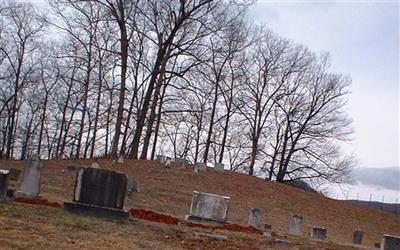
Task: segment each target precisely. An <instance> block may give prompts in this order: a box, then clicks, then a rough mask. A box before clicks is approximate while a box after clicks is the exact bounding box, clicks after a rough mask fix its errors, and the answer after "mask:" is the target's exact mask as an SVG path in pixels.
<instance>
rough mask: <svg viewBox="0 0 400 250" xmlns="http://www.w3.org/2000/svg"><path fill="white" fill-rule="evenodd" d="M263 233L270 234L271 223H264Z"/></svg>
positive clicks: (269, 235)
mask: <svg viewBox="0 0 400 250" xmlns="http://www.w3.org/2000/svg"><path fill="white" fill-rule="evenodd" d="M263 235H264V236H267V237H271V236H272V226H271V225H268V224H265V225H264V229H263Z"/></svg>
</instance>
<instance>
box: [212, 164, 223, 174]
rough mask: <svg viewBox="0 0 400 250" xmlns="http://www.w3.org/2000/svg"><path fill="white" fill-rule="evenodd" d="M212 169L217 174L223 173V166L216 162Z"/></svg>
mask: <svg viewBox="0 0 400 250" xmlns="http://www.w3.org/2000/svg"><path fill="white" fill-rule="evenodd" d="M214 169H215V170H217V171H219V172H224V164H223V163H219V162H216V163H214Z"/></svg>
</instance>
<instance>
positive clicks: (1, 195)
mask: <svg viewBox="0 0 400 250" xmlns="http://www.w3.org/2000/svg"><path fill="white" fill-rule="evenodd" d="M9 176H10V171H9V170H5V169H0V202H7V201H8V198H7V190H8V179H9Z"/></svg>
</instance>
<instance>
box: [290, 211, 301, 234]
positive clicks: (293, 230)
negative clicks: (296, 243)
mask: <svg viewBox="0 0 400 250" xmlns="http://www.w3.org/2000/svg"><path fill="white" fill-rule="evenodd" d="M302 221H303V217H301V216H300V215H293V216H292V220H291V222H290V229H289V234H293V235H301V222H302Z"/></svg>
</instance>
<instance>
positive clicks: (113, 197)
mask: <svg viewBox="0 0 400 250" xmlns="http://www.w3.org/2000/svg"><path fill="white" fill-rule="evenodd" d="M126 184H127V178H126V175H125V174H121V173H118V172H115V171H110V170H105V169H96V168H86V169H85V168H81V169H79V170H78V173H77V177H76V182H75V189H74V198H73V202H64V209H65V210H67V211H69V212H73V213H77V214H83V215H89V216H95V217H102V218H111V219H122V220H127V219H129V213H128V212H126V211H123V210H122V209H123V207H124V200H125V193H126Z"/></svg>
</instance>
